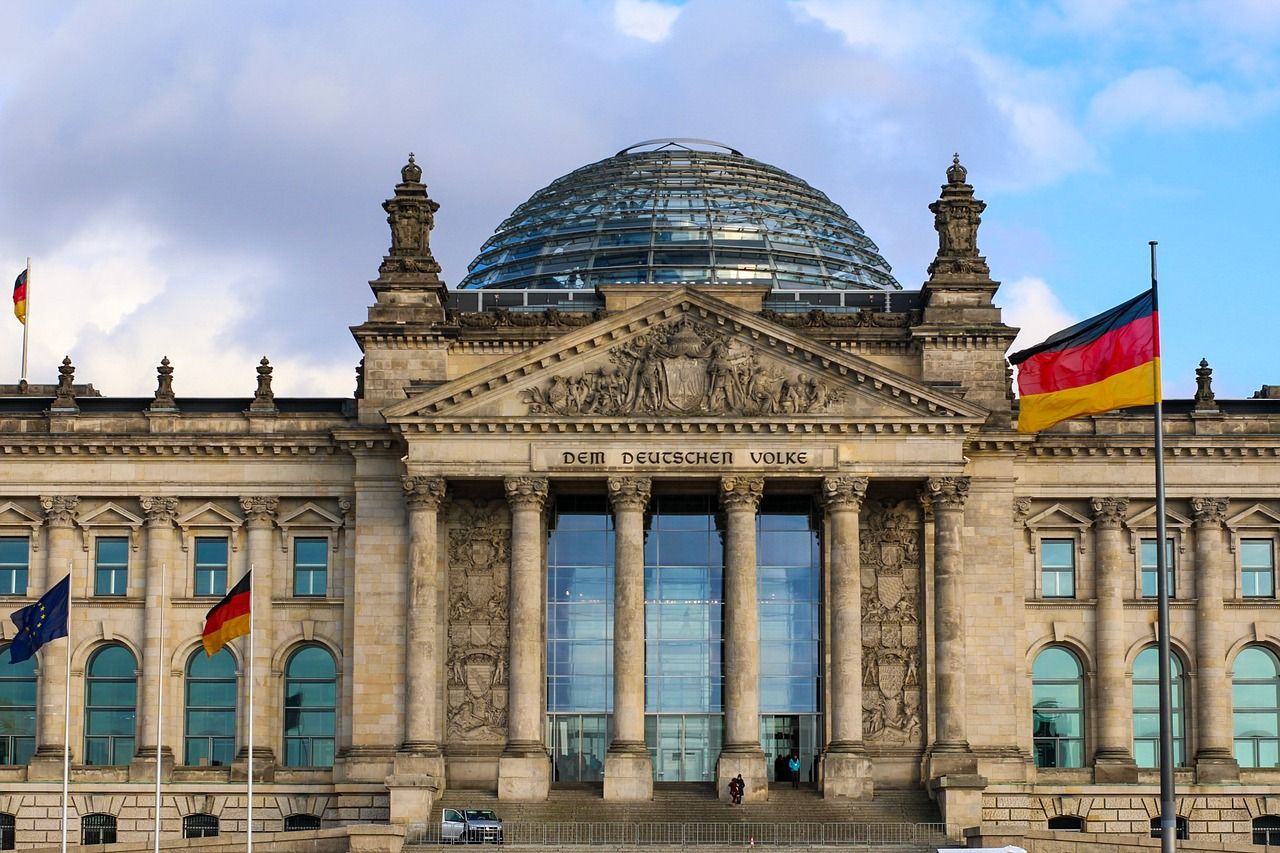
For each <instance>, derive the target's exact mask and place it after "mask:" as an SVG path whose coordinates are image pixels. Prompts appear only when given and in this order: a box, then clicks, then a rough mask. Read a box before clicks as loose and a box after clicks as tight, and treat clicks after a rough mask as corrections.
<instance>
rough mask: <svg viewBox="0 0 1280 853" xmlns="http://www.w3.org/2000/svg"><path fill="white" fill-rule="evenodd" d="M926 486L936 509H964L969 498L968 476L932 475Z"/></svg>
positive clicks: (926, 481) (926, 490)
mask: <svg viewBox="0 0 1280 853" xmlns="http://www.w3.org/2000/svg"><path fill="white" fill-rule="evenodd" d="M924 486H925V494H926V495H927V496H928V498H929V500H930V502H931V503H932V505H933V508H934V510H935V511H937V510H952V509H964V504H965V501H966V500H968V498H969V478H968V477H930V478H929V479H927V480H925V484H924Z"/></svg>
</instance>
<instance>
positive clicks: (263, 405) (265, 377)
mask: <svg viewBox="0 0 1280 853" xmlns="http://www.w3.org/2000/svg"><path fill="white" fill-rule="evenodd" d="M257 370H258V388H257V390H255V391H254V392H253V402H252V403H250V404H249V411H251V412H274V411H276V395H275V393H274V392H273V391H272V390H271V362H269V361H267V357H266V356H265V355H264V356H263V357H262V361H260V362H258V368H257Z"/></svg>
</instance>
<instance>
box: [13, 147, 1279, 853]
mask: <svg viewBox="0 0 1280 853" xmlns="http://www.w3.org/2000/svg"><path fill="white" fill-rule="evenodd" d="M422 177H423V175H422V169H421V168H420V167H419V165H417V164H415V163H414V162H413V158H412V157H410V158H409V162H408V164H407V165H405V166H404V168H403V169H402V170H401V179H400V181H399V182H398V183H396V184H395V187H394V192H393V194H392V197H391V198H390V199H388V200H387V201H386V202H385V204H384V205H383V207H384V208H385V210H386V214H387V222H388V224H389V226H390V237H391V246H390V249H389V251H388V252H387V254H386V255H385V257H383V259H382V262H381V265H380V267H378V270H377V277H376V278H375V279H374V280H373V281H372V282H370V286H371V288H372V294H373V298H372V304H371V305H370V306H369V309H368V315H367V317H366V318H364V319H363V320H362V321H361V322H359V324H358V325H355V326H353V327H352V330H351V331H352V334H353V335H354V336H355V339H356V341H357V342H358V344H359V346H360V349H361V350H362V352H363V359H362V360H361V362H360V365H359V368H358V370H357V373H356V384H355V391H354V394H353V396H352V397H349V398H341V399H286V398H282V397H276V396H275V395H274V393H273V391H272V386H271V379H272V367H271V365H270V364H269V363H268V362H267V360H266V359H263V360H262V362H261V363H260V364H257V365H254V364H246V365H245V391H246V396H244V397H242V398H226V399H210V398H190V397H184V396H182V394H181V393H179V391H180V389H181V385H182V382H181V368H182V365H181V364H173V365H171V364H169V363H168V361H167V360H165V361H163V362H161V364H160V365H159V367H158V369H157V375H156V380H157V381H156V392H155V394H154V396H153V397H152V398H143V399H139V398H121V397H111V396H106V395H104V394H103V393H102V392H101V391H99V390H98V389H95V388H94V386H93V385H92V384H89V382H87V381H86V380H92V378H93V377H92V372H93V365H76V364H73V363H72V362H71V360H69V359H68V360H66V361H64V362H63V364H62V366H61V368H60V380H59V382H58V383H57V384H56V385H23V386H7V387H5V388H3V389H2V390H3V396H0V453H2V456H0V470H2V471H3V486H2V487H0V608H2V609H3V611H4V612H5V613H6V614H7V613H8V612H9V611H12V610H16V609H18V608H19V607H21V606H24V605H25V604H29V603H31V602H33V601H34V600H35V599H36V598H38V597H39V596H40V595H41V594H42V593H43V592H44V590H46V589H47V588H49V587H50V586H51V585H52V584H53V583H55V582H56V581H58V580H59V579H60V578H62V577H63V576H64V575H65V574H66V573H67V570H68V566H70V567H71V568H70V570H71V574H72V579H73V583H72V596H73V604H72V620H71V643H70V646H71V655H70V671H68V664H67V658H66V656H65V655H66V641H56V642H54V643H52V644H50V645H48V646H46V647H45V648H44V649H42V650H41V652H40V653H39V655H38V656H37V657H36V658H34V659H32V660H29V661H26V662H25V663H19V664H13V665H11V664H9V663H8V654H9V653H8V648H7V646H6V645H5V643H6V642H7V641H11V640H12V639H13V637H14V626H13V625H12V623H10V622H9V621H8V620H7V619H6V620H5V622H4V627H3V629H2V630H3V634H0V637H2V638H3V639H0V663H3V665H0V830H2V836H3V841H4V842H5V844H6V845H13V844H15V843H16V844H17V845H18V846H19V847H21V846H34V845H37V844H46V843H52V842H56V840H57V838H58V832H59V830H58V827H59V824H58V821H57V819H56V817H53V816H56V815H57V814H58V811H57V809H58V807H59V804H60V794H61V779H62V766H63V749H64V735H63V731H64V725H66V724H68V723H69V731H70V736H69V743H70V750H71V761H72V770H71V802H72V805H71V808H72V815H73V817H74V820H75V824H74V826H73V829H72V837H73V839H77V838H79V839H82V840H85V841H93V840H110V839H116V838H118V840H120V841H127V840H145V839H146V838H147V837H148V836H147V832H148V831H149V829H150V821H151V811H150V809H151V803H152V799H151V798H152V796H153V793H152V789H151V787H150V785H151V783H152V780H153V779H154V776H155V773H156V766H157V762H159V763H160V769H161V772H162V775H163V779H164V788H163V798H164V803H165V810H164V812H163V816H164V820H165V821H166V832H173V833H175V835H176V833H177V832H178V831H179V822H181V825H182V827H183V828H184V831H185V828H186V827H187V826H188V825H192V826H197V825H198V826H206V825H212V826H213V827H215V830H216V827H217V825H218V821H219V819H222V820H224V821H230V820H231V817H230V816H231V815H234V814H242V813H243V806H244V797H245V775H246V772H247V765H248V757H249V748H250V746H249V740H248V716H249V715H248V713H247V711H246V709H247V707H248V693H249V687H250V681H251V680H252V684H253V689H254V696H255V698H254V742H253V745H252V749H253V756H254V764H255V777H256V778H257V779H258V782H257V783H256V787H255V795H257V796H260V797H262V799H261V800H260V801H259V805H258V806H257V808H258V812H257V813H256V815H257V817H258V818H260V819H261V820H262V824H261V825H262V826H263V827H265V828H266V829H271V830H279V829H284V828H305V827H320V826H325V827H329V826H339V825H343V824H349V823H357V822H384V823H385V822H392V823H396V822H406V821H412V820H422V819H423V817H424V816H425V815H427V814H429V813H430V812H431V808H432V806H433V804H436V803H437V802H438V800H439V798H440V797H441V796H442V795H443V794H444V792H446V791H448V790H455V789H480V790H487V791H489V792H496V794H497V797H498V798H499V800H501V801H530V800H534V801H536V800H543V799H546V798H548V796H549V794H550V795H551V796H553V797H554V792H555V789H556V787H557V786H562V785H570V784H573V785H579V786H581V785H583V784H584V783H594V784H595V786H596V790H598V796H599V797H601V798H602V799H603V800H614V801H644V800H649V799H651V798H652V797H653V796H654V791H655V789H656V788H659V787H660V786H663V785H667V784H670V783H673V782H684V783H689V782H701V783H705V784H706V786H707V789H708V790H710V786H712V785H714V786H715V790H716V791H717V792H719V793H720V795H721V796H722V797H724V796H727V793H726V791H727V785H728V781H729V780H730V779H732V778H734V777H736V776H738V775H739V774H740V775H741V776H742V777H743V780H744V782H745V799H746V801H747V804H748V806H750V804H751V803H753V802H760V801H764V800H767V799H768V798H769V797H770V786H771V784H773V785H777V784H783V783H785V784H787V785H790V784H791V781H790V775H791V771H790V769H789V767H788V763H789V759H790V758H791V757H792V756H793V755H795V756H798V757H799V760H800V763H801V770H800V771H799V773H800V782H801V783H802V784H803V785H805V786H809V787H810V788H811V789H812V790H813V791H815V792H816V793H815V794H814V796H815V797H817V796H821V797H823V798H827V799H840V798H844V799H854V800H857V799H867V798H873V797H875V796H876V794H877V792H879V791H887V790H902V789H909V790H915V791H918V792H919V793H920V796H921V797H929V798H933V799H934V800H936V802H937V803H938V807H939V808H940V811H941V814H942V815H943V816H944V818H945V821H946V823H947V826H948V829H949V830H950V831H951V832H952V833H953V834H956V833H958V831H959V829H961V828H963V827H969V826H978V825H982V826H983V827H984V828H986V829H993V828H999V827H1000V826H1002V825H1010V826H1030V827H1031V828H1041V829H1043V828H1046V827H1052V828H1059V829H1069V828H1076V829H1087V830H1090V831H1099V832H1129V833H1141V834H1144V835H1145V834H1147V833H1148V832H1149V830H1150V828H1151V826H1152V819H1153V818H1155V817H1156V816H1157V814H1158V802H1157V801H1158V770H1157V769H1156V766H1155V765H1156V757H1157V748H1156V745H1157V719H1158V715H1157V699H1156V695H1157V693H1156V686H1155V684H1156V652H1155V642H1156V635H1155V627H1154V620H1155V604H1154V600H1153V596H1154V594H1155V580H1156V568H1155V564H1156V549H1157V548H1158V547H1165V548H1166V549H1167V553H1168V555H1169V558H1170V566H1171V569H1170V577H1169V583H1170V589H1171V590H1173V595H1174V598H1173V602H1172V639H1173V648H1174V654H1175V661H1174V698H1175V709H1174V722H1175V728H1176V744H1175V758H1176V761H1177V764H1178V767H1177V769H1176V775H1177V783H1178V801H1177V802H1178V814H1179V824H1180V828H1181V829H1183V830H1184V831H1185V832H1187V833H1189V834H1190V836H1191V837H1192V838H1196V839H1204V840H1219V839H1223V840H1235V841H1240V840H1244V841H1248V840H1250V839H1252V838H1253V837H1255V833H1256V832H1264V833H1265V832H1266V830H1267V829H1268V828H1270V827H1280V657H1278V653H1280V627H1277V625H1278V624H1280V623H1278V622H1277V613H1278V611H1277V602H1276V549H1277V538H1278V537H1280V401H1278V400H1276V399H1274V397H1275V396H1276V395H1275V394H1274V393H1273V392H1272V391H1271V389H1264V390H1263V391H1262V392H1260V394H1259V396H1258V398H1257V399H1248V400H1218V399H1216V398H1215V396H1214V394H1213V389H1212V383H1211V380H1212V377H1211V370H1210V368H1209V367H1208V365H1207V364H1204V363H1202V364H1201V366H1200V369H1199V370H1198V371H1197V376H1198V391H1197V393H1196V395H1195V398H1194V399H1190V400H1170V401H1167V402H1166V407H1165V420H1166V430H1167V433H1168V435H1167V438H1166V439H1165V442H1166V453H1167V478H1168V479H1167V483H1168V487H1167V494H1168V499H1169V500H1168V509H1167V530H1168V539H1167V542H1165V543H1159V542H1157V541H1156V538H1155V537H1156V518H1155V499H1154V485H1153V462H1152V455H1151V454H1152V444H1153V436H1152V417H1151V413H1150V411H1149V410H1136V409H1135V410H1128V411H1123V412H1111V413H1107V414H1103V415H1096V416H1091V417H1087V418H1080V419H1077V420H1073V421H1069V422H1066V423H1063V424H1060V425H1058V426H1057V427H1054V428H1053V429H1051V430H1049V431H1047V432H1044V433H1040V434H1038V435H1023V434H1019V433H1017V432H1016V431H1015V429H1014V428H1013V423H1014V418H1015V414H1016V401H1015V400H1014V398H1013V395H1012V392H1011V381H1010V369H1009V366H1008V364H1007V362H1006V360H1005V354H1006V351H1007V350H1008V348H1009V346H1010V344H1011V343H1012V341H1013V338H1014V336H1015V334H1016V332H1017V330H1016V329H1014V328H1011V327H1010V326H1008V325H1006V324H1005V323H1004V322H1003V321H1002V319H1001V310H1000V307H999V300H998V288H999V283H998V282H997V281H994V280H992V278H991V275H990V270H989V267H988V265H987V261H986V259H985V258H984V257H983V255H982V254H981V252H980V250H979V240H978V237H979V222H980V219H981V216H982V213H983V210H984V208H985V204H984V203H983V202H982V201H981V200H979V199H978V198H977V197H976V196H975V190H974V187H973V186H972V185H971V184H970V183H968V176H967V174H966V170H965V168H964V167H963V166H962V165H961V163H960V161H959V158H956V159H955V160H954V161H953V162H952V163H950V164H947V163H940V164H939V168H938V177H939V180H940V181H943V183H942V185H941V191H940V193H939V195H938V196H937V197H936V198H935V199H928V198H924V199H920V209H921V216H920V220H919V227H920V228H921V229H927V228H929V227H930V222H929V220H928V219H927V218H926V214H925V208H926V206H927V208H928V211H929V212H930V213H931V215H932V227H933V228H934V229H935V230H936V232H937V236H938V251H937V256H936V258H935V259H934V260H933V262H932V263H931V264H930V265H929V268H928V270H927V271H925V272H924V273H923V274H921V275H920V276H919V277H918V278H913V279H912V280H911V281H908V282H900V281H899V280H898V279H897V278H895V277H894V275H893V274H892V273H891V270H890V266H889V264H888V263H887V262H886V261H885V259H884V258H883V257H882V256H881V254H880V252H879V250H878V249H877V247H876V245H875V243H873V242H872V240H871V238H870V237H869V236H868V235H867V234H865V233H864V232H863V230H862V228H861V227H860V226H859V225H858V224H857V223H856V222H855V221H854V220H853V219H852V218H850V216H849V215H848V214H847V213H846V212H845V211H844V210H843V209H842V208H841V207H840V206H839V205H838V204H837V203H835V202H834V201H832V200H831V199H829V198H828V197H827V196H826V195H824V194H823V193H822V192H821V191H819V190H818V189H815V188H813V187H811V186H809V185H808V184H807V183H805V182H804V181H803V180H801V179H799V178H797V177H795V176H793V175H791V174H789V173H787V172H785V171H783V170H782V169H780V168H777V167H775V166H771V165H768V164H766V163H762V162H759V161H757V160H754V159H751V158H750V157H748V156H745V155H744V154H742V153H740V152H738V151H736V150H734V149H732V148H728V147H726V146H721V145H718V144H713V143H706V142H701V141H696V140H658V141H654V142H649V143H642V144H639V145H636V146H632V147H630V148H627V149H624V150H622V151H620V152H618V153H617V154H615V155H614V156H611V157H607V158H605V159H603V160H600V161H599V162H596V163H592V164H590V165H587V166H584V167H582V168H581V169H578V170H577V171H574V172H572V173H570V174H568V175H565V176H564V177H561V178H559V179H557V180H554V181H552V182H551V183H550V184H548V185H547V186H546V187H545V188H544V189H541V190H539V191H538V192H536V193H535V194H534V195H533V196H532V197H531V198H529V200H528V201H526V202H524V203H523V204H521V205H519V207H517V208H516V209H515V211H514V212H513V213H512V214H511V215H510V216H509V217H508V218H507V219H506V220H505V221H504V222H502V223H501V224H500V225H499V226H498V227H497V229H496V230H495V232H494V234H493V236H492V237H491V238H490V239H489V240H488V241H487V242H486V243H485V244H484V245H483V246H482V247H481V248H480V250H479V253H478V254H477V255H476V257H475V260H474V261H473V262H472V263H471V265H470V267H469V269H468V272H467V275H466V277H465V278H464V279H463V280H462V281H461V282H456V283H454V284H455V286H454V287H448V286H447V285H446V282H444V281H442V280H441V278H440V275H439V273H440V267H439V265H438V264H437V263H436V261H435V259H434V258H433V256H432V251H431V244H430V239H429V238H430V235H431V230H432V227H433V225H434V223H435V216H436V214H437V208H438V205H437V203H436V202H435V201H433V200H432V199H431V197H430V195H429V193H428V189H427V186H426V185H425V184H424V183H423V181H422ZM513 201H514V200H513ZM445 215H447V211H446V212H445ZM371 255H372V253H371ZM370 266H371V268H372V262H371V264H370ZM911 275H913V276H914V275H917V274H916V273H915V272H914V271H913V272H912V273H911ZM1142 284H1143V283H1141V282H1133V283H1131V285H1132V287H1127V286H1124V285H1122V284H1121V283H1117V287H1119V288H1120V289H1121V290H1132V291H1134V292H1136V291H1137V290H1139V289H1141V287H1142ZM904 285H906V286H905V287H904ZM1098 307H1099V308H1102V307H1105V306H1098ZM352 319H353V320H359V319H360V318H352ZM255 369H256V379H255V374H254V370H255ZM1165 369H1166V371H1167V372H1177V371H1184V370H1185V371H1188V372H1190V371H1191V370H1195V366H1194V365H1178V364H1169V365H1166V368H1165ZM77 371H79V372H80V373H81V377H80V378H79V379H78V378H77V376H76V373H77ZM255 381H256V386H255ZM250 390H252V392H253V393H252V394H251V395H250V394H249V392H250ZM250 567H253V569H254V578H255V583H254V589H253V596H252V608H253V614H254V615H253V619H254V625H255V632H254V638H255V643H254V644H253V653H252V656H250V654H249V648H250V646H249V644H248V638H247V637H241V638H239V639H236V640H234V641H232V642H231V643H230V644H229V645H228V646H227V647H226V648H225V649H223V650H222V651H220V652H219V653H218V654H217V655H215V656H213V657H209V656H207V655H206V654H205V653H204V651H203V649H202V648H201V631H202V626H203V624H204V618H205V614H206V612H207V611H208V610H209V608H210V607H211V606H212V604H214V603H215V602H217V601H218V600H219V598H221V597H222V596H223V595H224V593H225V592H226V591H227V590H228V589H229V587H230V586H231V585H234V584H235V583H236V581H237V580H238V579H239V578H240V577H241V576H243V574H244V573H245V572H246V571H247V570H248V569H249V568H250ZM68 679H69V680H70V697H71V699H70V703H69V704H68V703H66V702H65V701H64V690H65V689H66V686H67V684H68ZM158 707H162V708H163V719H161V718H160V715H159V714H158V713H157V708H158ZM68 718H69V720H68ZM157 745H158V746H157ZM226 826H227V827H228V828H227V829H226V830H225V831H230V824H226ZM239 831H243V828H242V827H241V828H240V830H239ZM108 832H109V835H108Z"/></svg>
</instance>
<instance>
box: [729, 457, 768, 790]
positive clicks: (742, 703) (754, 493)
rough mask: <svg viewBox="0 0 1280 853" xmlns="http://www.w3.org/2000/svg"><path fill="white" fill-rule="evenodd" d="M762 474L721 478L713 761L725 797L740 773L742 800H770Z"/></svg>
mask: <svg viewBox="0 0 1280 853" xmlns="http://www.w3.org/2000/svg"><path fill="white" fill-rule="evenodd" d="M763 495H764V478H762V477H726V478H724V479H723V480H721V481H720V503H721V505H722V506H723V507H724V514H725V534H724V748H723V750H722V751H721V753H720V760H719V761H717V762H716V790H717V792H718V793H719V795H720V798H721V799H724V800H727V799H728V798H729V791H728V788H729V780H731V779H733V778H734V777H735V776H737V775H738V774H741V775H742V780H743V782H745V783H746V787H745V789H744V793H743V800H744V801H746V802H750V801H752V800H767V799H769V774H768V768H767V767H766V765H765V756H764V750H763V749H761V747H760V591H759V586H758V584H757V583H756V510H757V509H758V508H759V507H760V498H761V497H762V496H763Z"/></svg>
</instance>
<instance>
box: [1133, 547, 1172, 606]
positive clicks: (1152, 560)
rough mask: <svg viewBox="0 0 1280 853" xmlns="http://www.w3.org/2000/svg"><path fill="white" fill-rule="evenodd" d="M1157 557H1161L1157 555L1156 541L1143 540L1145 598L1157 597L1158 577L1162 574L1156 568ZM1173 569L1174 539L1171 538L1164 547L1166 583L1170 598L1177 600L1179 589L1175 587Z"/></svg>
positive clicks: (1143, 586)
mask: <svg viewBox="0 0 1280 853" xmlns="http://www.w3.org/2000/svg"><path fill="white" fill-rule="evenodd" d="M1157 556H1159V555H1158V554H1156V540H1154V539H1143V540H1142V597H1143V598H1155V597H1156V580H1157V579H1158V576H1159V574H1160V573H1159V571H1157V567H1156V557H1157ZM1173 568H1174V560H1173V539H1172V538H1169V539H1166V540H1165V547H1164V569H1165V583H1166V584H1167V586H1168V588H1169V597H1170V598H1177V592H1176V590H1177V587H1176V586H1175V585H1174V582H1173V577H1174V571H1173Z"/></svg>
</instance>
